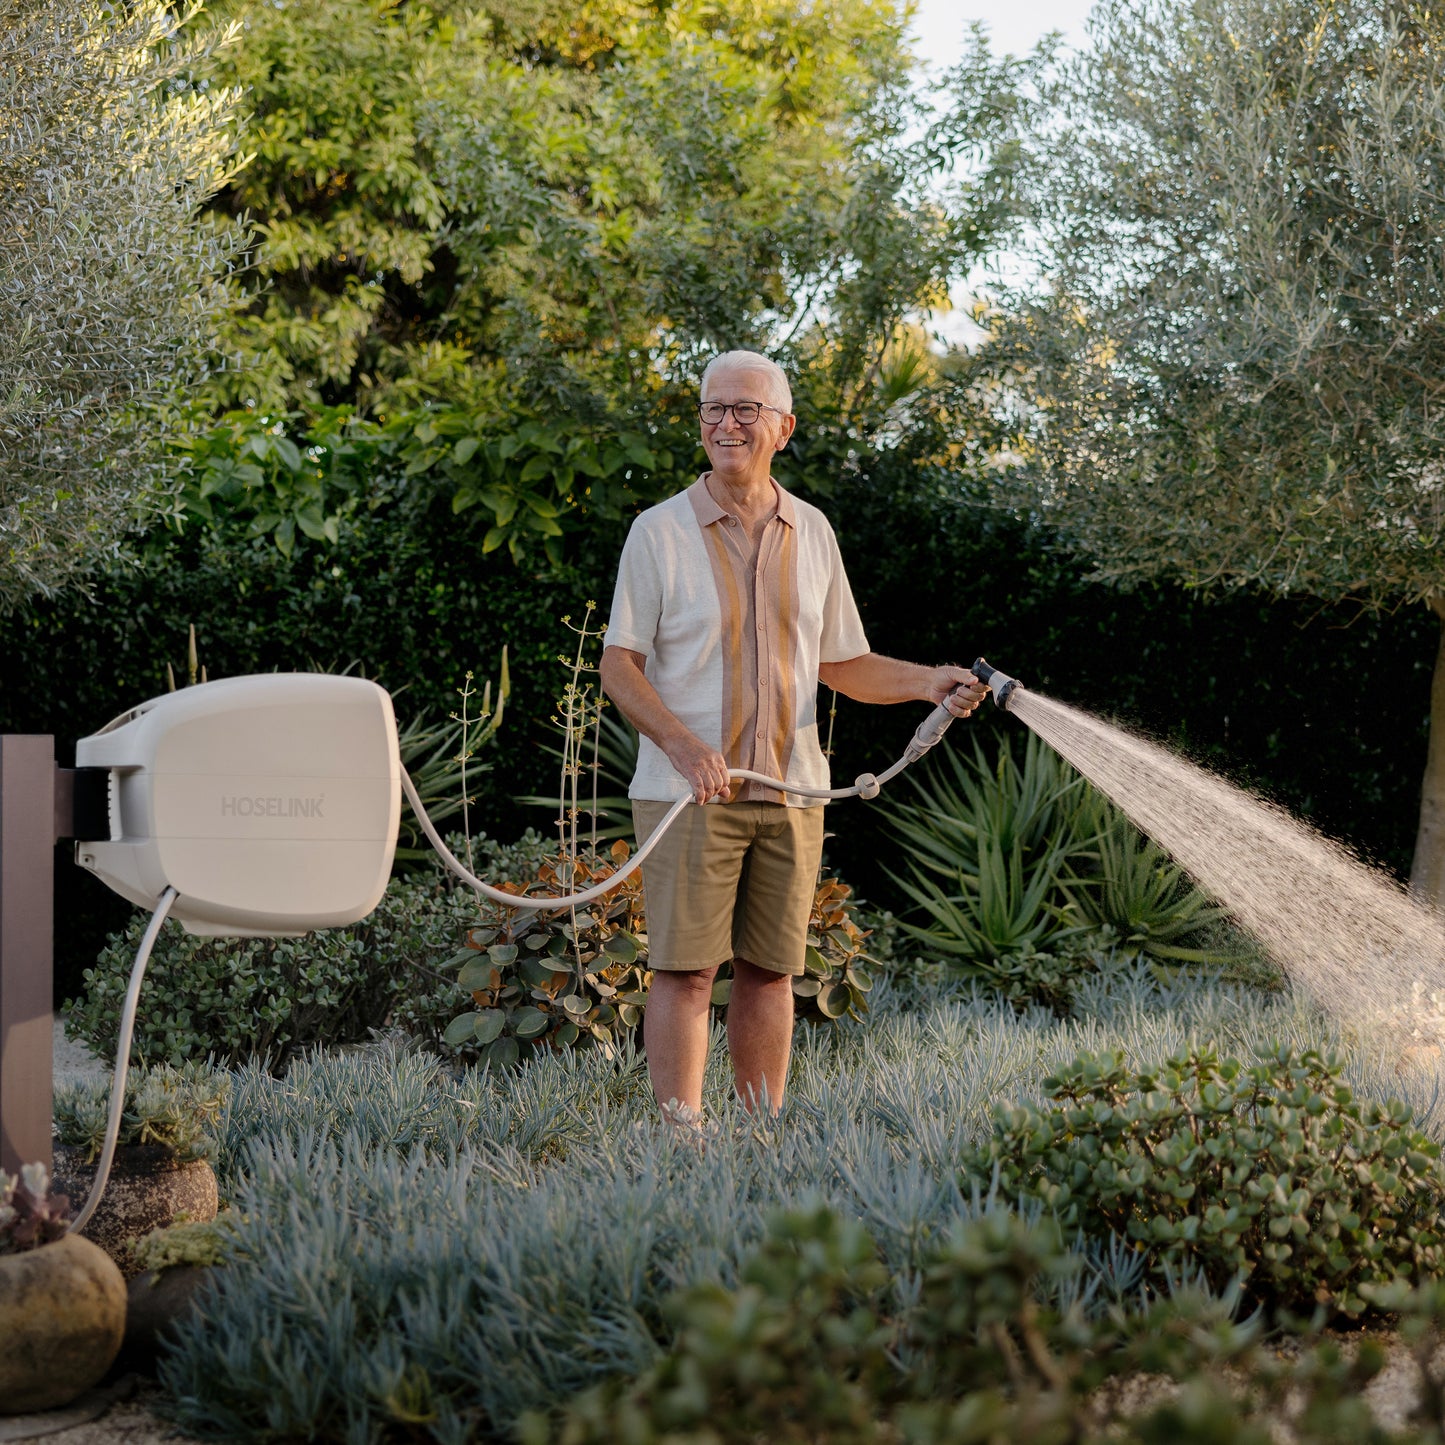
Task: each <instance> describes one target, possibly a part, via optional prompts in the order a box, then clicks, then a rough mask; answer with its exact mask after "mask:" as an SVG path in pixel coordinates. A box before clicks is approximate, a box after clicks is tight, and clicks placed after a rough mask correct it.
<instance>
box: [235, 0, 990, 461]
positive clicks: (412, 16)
mask: <svg viewBox="0 0 1445 1445" xmlns="http://www.w3.org/2000/svg"><path fill="white" fill-rule="evenodd" d="M217 13H218V14H219V15H220V16H221V17H222V18H234V19H237V20H239V21H241V22H242V23H243V24H244V26H245V34H246V43H245V45H244V46H241V47H237V48H236V49H235V50H234V51H233V52H232V53H230V54H229V55H227V56H225V57H223V58H222V59H221V61H220V62H219V64H218V66H217V68H216V70H215V78H216V80H217V81H219V82H220V83H223V84H234V85H239V86H242V87H244V88H245V90H246V93H247V95H248V98H249V100H250V104H251V107H252V119H251V122H250V126H249V129H248V132H247V136H246V142H247V145H248V147H249V148H251V149H252V150H253V151H254V152H255V156H254V159H253V160H252V162H251V164H250V165H249V166H248V168H247V169H246V170H245V171H244V172H243V173H242V174H241V175H240V176H239V177H237V179H236V180H235V182H234V183H233V184H232V185H231V186H230V187H229V188H228V190H227V191H226V192H225V194H224V195H223V196H222V198H221V200H220V203H219V209H220V210H222V212H224V213H228V214H232V215H238V214H241V213H243V212H244V213H247V214H249V215H251V216H253V217H255V219H256V244H255V247H254V250H253V253H252V256H251V261H252V272H251V275H252V277H253V278H254V279H253V280H252V281H251V282H250V283H249V284H251V285H253V286H254V301H253V303H252V306H251V308H250V310H249V312H248V313H247V314H246V315H245V316H243V317H241V318H239V320H238V323H237V325H236V326H235V328H234V330H233V334H232V337H231V341H230V344H231V347H232V348H234V349H236V350H238V351H239V352H240V353H241V354H242V356H243V358H244V365H243V367H242V369H241V371H240V372H239V373H238V374H236V375H234V376H222V377H220V378H218V382H217V385H216V388H215V390H216V393H217V394H218V395H219V396H220V397H221V398H222V399H223V400H224V401H225V402H227V403H232V404H233V403H234V402H236V401H245V402H246V404H248V405H255V406H257V407H259V408H260V409H261V410H262V411H266V412H274V413H281V412H284V411H287V410H291V409H294V408H296V407H303V408H306V409H310V408H314V407H315V406H317V405H328V404H335V403H347V404H354V405H357V406H359V407H360V408H361V409H363V410H366V411H373V410H377V409H380V410H382V411H384V412H386V413H387V414H388V415H390V414H394V413H396V412H398V411H401V410H406V409H408V408H411V407H415V406H416V405H417V404H418V403H419V402H424V401H436V402H440V403H441V404H442V406H443V408H444V409H445V408H447V407H454V406H461V407H463V408H465V409H466V410H467V411H469V412H470V413H471V414H472V416H473V418H474V423H473V425H472V426H471V427H469V428H468V429H466V430H463V431H461V432H459V433H457V434H456V435H454V436H450V437H448V439H447V444H448V446H450V445H452V444H453V443H454V442H466V441H467V439H468V438H470V441H471V444H472V446H473V447H475V451H474V452H473V455H476V456H477V458H478V461H479V462H480V463H482V466H481V467H479V471H481V473H482V475H483V476H485V464H486V456H485V454H486V453H487V451H488V447H489V446H490V445H493V444H494V440H495V438H494V436H493V433H495V431H496V429H497V428H496V426H495V423H496V422H497V421H498V420H499V419H500V418H502V417H503V416H505V415H506V414H507V413H508V412H509V411H511V410H513V405H514V403H515V402H517V401H519V400H520V401H521V402H522V403H523V410H524V411H525V412H526V413H527V414H528V415H529V419H530V422H531V424H533V425H535V427H536V428H537V429H538V433H539V435H538V437H537V438H536V439H535V440H537V441H539V442H541V441H544V440H545V441H547V442H548V445H547V446H546V447H544V448H542V449H541V450H540V451H539V452H538V455H544V454H545V452H547V451H551V450H553V448H552V447H551V445H550V439H551V438H557V439H558V440H559V442H560V443H561V444H560V445H559V446H558V447H557V448H555V450H556V451H557V452H558V453H559V456H558V457H554V458H553V459H552V461H553V464H556V463H557V462H558V461H560V462H561V464H562V465H571V461H570V460H569V449H570V448H571V447H572V445H573V443H574V442H577V443H579V444H580V445H582V446H583V447H584V448H585V447H587V446H592V445H596V446H598V447H599V448H600V447H601V438H592V439H588V437H587V432H588V426H589V424H590V423H591V422H594V421H596V420H597V419H598V418H599V417H616V416H626V415H631V414H646V412H647V411H648V410H651V409H652V408H651V406H650V402H651V400H652V399H654V398H656V397H657V396H659V395H666V394H669V393H670V392H671V389H672V388H671V387H670V385H669V383H668V380H667V378H668V377H669V376H670V375H671V374H672V373H673V372H674V370H675V369H676V366H677V364H678V363H679V362H680V361H682V362H684V363H688V364H690V362H691V359H692V357H693V355H694V353H695V352H696V351H697V350H698V349H699V348H700V347H707V348H709V349H711V348H713V347H715V346H717V345H726V344H735V343H737V342H740V341H742V340H744V339H746V338H749V337H756V336H759V335H762V334H764V333H765V332H772V333H777V332H779V331H780V330H781V331H782V332H783V334H787V331H788V329H789V328H791V331H792V332H793V333H794V334H796V335H798V336H800V337H808V338H809V339H810V341H811V342H812V343H813V344H817V343H818V342H819V341H820V340H821V341H822V342H823V344H824V345H827V346H829V347H830V348H831V354H830V356H829V358H828V361H827V367H830V368H834V369H836V370H837V371H838V373H839V374H840V377H841V376H842V375H844V374H846V380H847V385H848V386H849V387H853V388H857V389H871V387H870V383H871V380H872V376H871V370H872V369H873V368H874V367H876V366H877V364H878V362H879V360H880V357H879V355H878V353H879V352H881V350H882V349H883V348H884V347H885V346H886V345H887V343H888V342H889V340H890V338H891V336H892V332H893V329H894V326H895V324H896V323H897V322H898V321H899V320H901V319H902V318H903V316H904V315H905V314H907V313H908V312H910V311H911V310H913V309H914V308H916V307H917V306H918V305H920V304H924V305H928V304H937V303H938V302H939V301H941V300H942V299H943V298H944V295H945V293H946V289H947V282H948V278H949V276H950V275H952V274H953V273H954V272H955V271H956V270H957V269H958V268H959V267H960V266H962V265H963V264H964V262H965V260H966V258H967V257H969V256H972V255H974V254H976V253H977V252H978V251H979V250H980V249H982V247H983V246H984V245H985V244H986V243H987V240H988V237H989V236H990V235H991V234H992V232H993V230H994V229H995V228H996V225H997V220H998V217H997V216H996V214H995V210H996V197H995V192H996V191H997V189H998V187H997V185H995V184H992V183H990V184H984V183H980V184H979V185H978V186H977V187H976V188H974V189H970V188H967V187H961V186H955V188H954V189H953V190H952V191H950V192H948V193H947V195H948V199H949V201H951V202H954V203H955V207H950V206H946V205H944V204H942V203H941V201H940V196H941V195H942V194H944V193H943V192H942V191H940V190H938V189H930V188H929V185H928V181H929V178H930V177H933V176H937V175H941V174H943V173H945V172H946V171H947V170H948V168H949V166H950V163H951V162H952V161H953V160H954V159H956V158H958V157H961V156H965V155H973V154H977V153H978V152H979V150H980V149H985V150H986V149H987V148H988V145H989V144H990V143H992V142H993V140H994V139H995V138H996V136H997V133H998V132H999V130H1000V129H1001V122H1000V117H999V112H1000V111H1001V110H1004V109H1006V108H1007V102H1006V100H1004V101H1001V100H1000V96H999V92H1000V91H1001V90H1002V91H1006V89H1007V88H1006V86H1003V85H1001V84H1000V82H999V81H998V80H997V79H996V78H995V77H994V75H993V72H992V71H991V70H990V69H988V68H987V67H983V68H982V70H981V72H979V73H975V74H972V75H970V77H969V81H968V83H965V82H964V80H962V79H960V80H959V82H958V85H957V98H958V101H959V106H960V109H963V108H965V106H966V105H967V108H968V109H969V114H968V116H967V117H966V120H967V121H973V122H974V123H973V124H968V123H966V120H965V118H964V117H962V116H959V115H955V114H950V115H949V116H948V117H947V118H946V119H941V120H937V121H936V123H935V124H934V125H933V126H932V127H931V129H929V131H928V139H927V142H926V143H922V142H920V143H915V144H908V143H905V142H904V141H902V140H901V139H900V136H901V134H902V133H903V131H904V129H905V124H906V121H907V120H908V118H909V116H910V106H911V105H912V102H911V101H910V100H909V93H908V90H907V88H906V87H905V86H903V85H902V84H899V83H898V82H899V78H900V77H901V76H902V74H903V73H904V71H905V70H906V67H907V58H906V55H905V53H904V50H903V23H902V21H903V17H902V16H901V14H900V12H899V10H898V8H897V7H896V6H895V5H894V4H892V3H889V0H842V3H836V4H833V5H831V6H830V7H829V8H828V10H827V11H826V12H820V11H816V10H814V9H812V8H810V7H807V6H802V5H798V4H796V3H793V0H770V3H768V4H766V5H764V6H762V7H761V8H756V9H751V10H737V9H729V8H726V7H724V8H722V9H719V8H718V7H716V6H714V5H711V4H708V3H703V0H693V3H688V4H684V5H680V6H673V7H670V8H669V9H668V10H667V12H666V13H665V14H664V13H662V12H658V11H656V10H654V9H652V8H649V7H647V6H643V5H636V4H631V3H614V0H592V3H587V4H582V5H576V4H568V5H563V4H560V3H557V0H543V3H539V4H536V5H532V6H528V7H520V8H519V7H496V8H493V9H491V10H483V11H473V12H466V11H463V10H461V9H459V8H458V7H456V6H455V5H452V4H450V3H443V4H439V5H437V6H434V7H432V8H430V9H427V8H414V7H397V6H394V5H390V4H379V3H375V0H325V3H319V4H312V5H308V6H307V7H306V10H305V13H304V14H302V13H299V12H297V11H296V10H294V9H292V8H289V7H284V8H279V9H278V8H277V7H274V6H271V5H267V4H262V3H259V0H218V4H217ZM976 93H977V95H978V96H979V97H982V98H974V97H975V94H976ZM965 97H968V98H969V99H968V101H967V102H966V101H965ZM984 137H987V138H988V139H982V138H984ZM984 169H985V174H986V176H987V177H989V178H990V182H991V181H992V178H993V176H994V174H995V172H1003V171H1005V170H1006V169H1007V168H1006V166H1004V165H1002V164H999V165H995V166H993V167H987V166H986V167H985V168H984ZM823 316H826V317H827V325H828V327H829V333H828V335H827V336H826V337H824V336H823V334H822V327H821V325H820V324H819V321H818V318H819V317H823ZM780 320H781V321H782V322H783V326H782V327H781V328H780V327H779V325H778V323H779V321H780ZM825 369H826V368H825ZM834 390H835V391H837V392H841V391H842V390H843V388H842V387H840V386H835V387H834ZM559 415H560V416H564V417H567V418H569V419H575V420H576V422H580V424H581V425H580V426H577V427H575V435H574V434H573V433H574V426H573V425H572V424H571V423H570V422H569V425H568V426H566V427H562V428H559V427H558V426H557V418H558V416H559ZM478 423H479V424H480V429H478ZM645 430H646V429H645V428H640V429H638V434H639V437H641V436H642V434H643V433H644V432H645ZM512 432H513V435H514V436H515V435H517V434H518V433H517V432H516V429H515V428H513V429H512ZM559 432H560V433H561V435H560V437H559V435H558V434H559ZM430 440H431V439H430V438H427V439H426V442H424V444H429V443H430ZM577 455H581V453H577ZM492 460H493V461H495V460H496V458H495V457H493V458H492ZM502 460H504V461H505V460H506V458H505V456H504V457H502ZM594 460H598V461H601V463H602V465H603V466H604V467H605V466H606V463H605V460H604V459H602V458H601V457H600V454H594ZM456 461H457V464H458V465H464V464H465V461H466V458H464V457H461V456H460V455H458V456H457V458H456ZM649 465H650V464H649ZM595 475H598V476H605V475H606V472H605V471H604V472H602V473H597V474H595ZM511 480H513V478H511V477H508V476H507V475H506V474H505V473H503V474H501V475H499V476H497V477H495V478H494V479H493V480H492V482H491V485H493V486H496V485H502V484H505V483H507V482H509V481H511ZM527 480H531V479H530V478H528V479H527Z"/></svg>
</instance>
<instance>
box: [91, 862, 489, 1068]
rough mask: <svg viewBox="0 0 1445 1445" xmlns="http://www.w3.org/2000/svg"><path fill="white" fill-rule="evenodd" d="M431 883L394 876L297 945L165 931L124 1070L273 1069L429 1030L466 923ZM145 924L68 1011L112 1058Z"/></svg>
mask: <svg viewBox="0 0 1445 1445" xmlns="http://www.w3.org/2000/svg"><path fill="white" fill-rule="evenodd" d="M473 907H474V905H473V904H472V900H471V895H470V894H466V895H463V894H461V893H460V892H459V891H457V890H454V889H452V888H451V887H450V886H449V885H448V884H446V883H445V882H443V881H439V880H438V879H437V877H436V875H435V874H423V875H419V876H418V877H417V878H414V879H393V880H392V881H391V883H390V884H388V886H387V890H386V893H385V894H384V895H383V897H382V900H381V902H380V903H379V904H378V905H377V907H376V909H375V911H374V912H373V913H371V914H370V915H368V917H366V918H365V919H363V920H362V921H361V922H360V923H355V924H352V925H351V926H350V927H348V928H334V929H326V930H323V931H321V932H318V933H312V934H308V935H306V936H305V937H303V938H279V939H277V938H201V937H196V936H194V935H192V934H189V933H184V932H182V930H181V929H180V927H179V926H178V925H175V924H169V923H168V924H167V925H166V926H165V928H164V929H162V931H161V935H160V937H159V938H158V939H157V940H156V945H155V950H154V952H153V953H152V954H151V959H150V964H149V966H148V968H147V971H146V979H145V983H144V985H143V988H142V993H141V1007H140V1010H139V1012H138V1014H137V1017H136V1026H135V1034H134V1036H133V1038H132V1040H131V1061H132V1062H133V1063H170V1064H176V1065H179V1064H182V1063H184V1062H185V1061H186V1060H188V1059H204V1058H207V1057H210V1058H212V1059H213V1060H214V1061H215V1062H216V1063H218V1064H222V1065H233V1064H236V1063H239V1062H242V1061H244V1060H246V1059H249V1058H252V1057H263V1058H266V1059H268V1060H269V1061H270V1065H271V1067H272V1068H275V1069H281V1068H283V1067H284V1066H285V1064H286V1062H287V1060H288V1059H289V1058H290V1057H291V1055H292V1054H293V1053H294V1052H295V1051H296V1050H297V1049H300V1048H305V1047H307V1046H309V1045H312V1044H345V1043H355V1042H360V1041H363V1040H365V1039H367V1038H368V1037H370V1032H371V1030H373V1029H380V1028H382V1027H383V1026H385V1025H386V1024H387V1023H388V1022H390V1021H393V1019H395V1020H396V1021H399V1022H404V1023H405V1024H406V1025H407V1026H408V1027H409V1028H411V1029H413V1030H418V1031H421V1032H426V1031H427V1030H429V1029H431V1030H434V1029H436V1028H439V1027H440V1026H441V1024H442V1023H444V1022H445V1018H446V1017H448V1016H449V1015H448V1014H447V1012H446V1010H447V1008H448V1006H449V1004H450V1000H451V998H452V997H454V985H453V984H452V982H451V980H450V979H448V978H447V977H446V975H444V974H442V973H440V972H437V971H436V965H437V964H439V963H441V962H444V961H445V960H446V959H447V958H448V956H449V955H451V954H452V953H454V952H455V951H456V938H457V935H458V931H459V929H460V928H461V927H463V926H464V925H465V923H466V921H467V920H469V919H470V918H471V917H472V916H473ZM147 921H148V920H147V919H146V918H145V917H144V916H143V915H137V916H136V918H135V919H134V920H133V921H132V923H131V925H130V927H129V928H128V929H127V930H126V931H125V932H124V933H122V934H118V935H113V936H112V937H111V938H110V940H109V942H108V943H107V945H106V947H105V949H104V950H103V951H102V953H101V955H100V957H99V958H98V959H97V960H96V964H95V967H94V968H89V969H86V971H85V975H84V979H85V993H84V994H83V995H82V996H81V997H80V998H78V999H73V1000H70V1001H69V1002H68V1003H67V1004H66V1006H65V1014H66V1019H67V1024H68V1027H69V1029H70V1031H71V1033H72V1034H73V1035H74V1036H75V1037H77V1038H80V1039H82V1040H84V1041H85V1042H86V1043H87V1044H89V1045H90V1046H91V1047H92V1048H93V1049H95V1050H96V1051H97V1052H99V1053H100V1054H102V1055H112V1054H114V1052H115V1048H116V1043H117V1040H118V1038H119V1031H120V1012H121V1005H122V1003H123V1002H124V999H125V990H126V984H127V982H128V980H129V977H130V971H131V965H132V963H133V962H134V959H135V952H136V949H137V947H138V946H139V942H140V936H141V934H142V932H143V931H144V929H145V925H146V923H147Z"/></svg>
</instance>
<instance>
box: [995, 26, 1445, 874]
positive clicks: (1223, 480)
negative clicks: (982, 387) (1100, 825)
mask: <svg viewBox="0 0 1445 1445" xmlns="http://www.w3.org/2000/svg"><path fill="white" fill-rule="evenodd" d="M1092 37H1093V50H1092V53H1089V54H1087V55H1085V56H1084V57H1082V58H1081V59H1080V60H1078V61H1077V62H1075V63H1074V64H1073V65H1072V66H1071V67H1066V68H1065V69H1064V70H1063V71H1062V72H1061V79H1060V84H1059V94H1058V96H1057V97H1056V99H1057V100H1058V101H1059V104H1058V105H1057V106H1056V107H1054V108H1053V109H1052V110H1049V111H1047V112H1046V115H1047V116H1048V117H1049V119H1048V122H1047V125H1041V126H1040V127H1038V129H1037V131H1036V135H1035V160H1036V162H1037V164H1036V165H1035V166H1034V168H1033V171H1032V181H1031V185H1032V193H1031V199H1032V204H1031V208H1030V209H1031V212H1032V219H1033V221H1034V224H1035V226H1036V228H1037V235H1038V237H1039V238H1040V241H1039V245H1040V251H1041V263H1042V273H1043V274H1044V275H1045V276H1046V278H1047V283H1048V284H1047V287H1046V288H1039V290H1043V291H1044V292H1045V294H1038V291H1036V293H1035V295H1034V296H1033V297H1032V299H1030V300H1028V301H1026V302H1025V303H1022V304H1018V305H1016V306H1015V307H1012V308H1010V314H1009V315H1008V316H1007V317H1006V318H1004V319H1003V320H1001V321H1000V322H999V323H998V326H997V330H996V334H995V338H994V342H993V345H992V346H991V347H990V348H988V351H987V356H988V366H989V368H990V370H991V372H992V375H993V378H994V380H995V382H998V381H999V380H1000V379H1001V378H1002V379H1003V380H1004V381H1005V384H1004V385H1002V386H1001V387H1000V389H999V392H998V394H999V395H1001V396H1003V397H1005V398H1007V399H1009V401H1010V402H1011V406H1010V407H1009V410H1010V412H1011V426H1012V427H1013V433H1014V434H1013V444H1014V445H1013V453H1014V456H1015V457H1016V459H1017V460H1018V462H1019V463H1020V464H1019V465H1018V466H1017V467H1016V468H1015V469H1014V471H1013V476H1014V477H1015V479H1027V483H1028V488H1027V492H1026V496H1027V499H1028V501H1029V503H1030V504H1031V505H1033V506H1034V507H1036V508H1037V509H1038V510H1039V511H1040V512H1041V513H1042V514H1043V515H1044V516H1046V517H1047V518H1048V519H1049V520H1050V521H1051V522H1052V523H1053V524H1054V525H1055V526H1056V527H1057V528H1058V529H1059V530H1060V531H1061V532H1062V534H1063V535H1064V536H1065V537H1066V538H1068V539H1069V540H1070V541H1072V542H1073V543H1074V544H1075V545H1077V546H1078V547H1079V548H1081V549H1082V550H1084V551H1085V552H1086V553H1087V554H1088V555H1090V556H1091V557H1092V559H1093V560H1094V561H1095V562H1096V564H1097V567H1098V571H1099V572H1100V573H1101V574H1102V575H1104V576H1106V577H1110V578H1114V579H1118V580H1121V581H1123V582H1125V583H1127V582H1129V581H1130V580H1134V579H1144V578H1151V577H1172V578H1176V579H1181V580H1182V581H1184V582H1185V583H1186V584H1188V585H1191V586H1202V587H1211V588H1230V587H1245V586H1249V587H1256V588H1262V589H1266V590H1267V591H1270V592H1273V593H1274V594H1276V595H1287V594H1305V595H1312V596H1316V597H1319V598H1322V599H1331V600H1338V599H1346V598H1348V599H1357V600H1358V601H1359V602H1360V603H1361V604H1362V605H1363V606H1365V607H1368V608H1381V609H1384V608H1395V607H1399V606H1404V605H1419V604H1424V605H1427V606H1429V607H1431V608H1432V609H1433V610H1434V611H1435V612H1436V613H1437V614H1439V615H1440V617H1441V618H1442V620H1445V545H1442V536H1441V525H1442V521H1445V247H1442V245H1441V237H1442V235H1445V11H1442V10H1441V8H1440V7H1438V6H1430V5H1422V4H1408V3H1398V0H1172V3H1163V0H1104V3H1103V4H1102V5H1101V6H1100V8H1099V10H1098V11H1096V13H1095V18H1094V22H1093V27H1092ZM1412 886H1413V887H1414V889H1415V891H1416V892H1417V893H1419V894H1421V895H1424V896H1428V897H1430V898H1432V899H1435V900H1436V901H1439V902H1445V650H1442V653H1441V656H1440V660H1439V661H1438V662H1437V667H1436V674H1435V685H1434V694H1433V713H1432V724H1431V741H1430V750H1429V757H1428V763H1427V773H1426V777H1425V783H1424V789H1423V795H1422V807H1421V815H1420V829H1419V835H1418V839H1417V843H1416V855H1415V864H1414V870H1413V878H1412Z"/></svg>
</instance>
